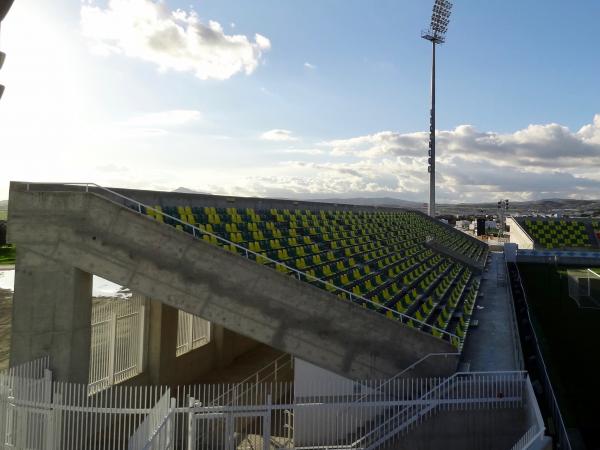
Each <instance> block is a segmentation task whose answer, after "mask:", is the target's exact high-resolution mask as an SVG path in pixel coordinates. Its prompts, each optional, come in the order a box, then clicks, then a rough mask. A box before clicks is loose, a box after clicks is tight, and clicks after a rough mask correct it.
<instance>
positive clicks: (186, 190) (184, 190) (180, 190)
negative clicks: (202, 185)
mask: <svg viewBox="0 0 600 450" xmlns="http://www.w3.org/2000/svg"><path fill="white" fill-rule="evenodd" d="M173 192H177V193H178V194H204V195H210V193H208V192H201V191H195V190H193V189H189V188H186V187H178V188H177V189H175V190H174V191H173Z"/></svg>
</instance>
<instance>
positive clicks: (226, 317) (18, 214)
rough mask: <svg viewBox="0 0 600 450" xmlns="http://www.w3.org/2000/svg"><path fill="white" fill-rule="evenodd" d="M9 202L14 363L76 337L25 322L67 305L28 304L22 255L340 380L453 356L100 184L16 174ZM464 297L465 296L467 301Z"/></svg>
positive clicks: (31, 293) (438, 367)
mask: <svg viewBox="0 0 600 450" xmlns="http://www.w3.org/2000/svg"><path fill="white" fill-rule="evenodd" d="M9 201H10V203H9V209H10V222H9V240H10V242H12V243H14V244H16V245H17V263H16V275H15V296H14V301H15V304H16V305H17V307H16V308H15V314H17V315H19V314H21V316H20V317H16V316H14V319H13V321H14V322H15V323H16V327H15V331H14V333H13V344H12V355H11V358H12V359H13V363H18V362H20V361H26V360H30V359H33V358H35V357H37V356H39V355H40V354H46V353H50V354H51V355H50V356H53V355H52V353H57V354H61V355H63V354H64V353H65V351H66V350H65V348H64V346H65V345H67V346H68V345H72V346H74V349H73V351H74V352H75V350H76V348H75V347H77V345H80V346H82V344H77V343H74V344H73V343H71V344H69V343H68V342H67V341H68V340H64V339H56V338H55V336H56V334H57V332H60V333H62V332H63V331H64V330H62V329H61V330H58V331H57V330H56V329H55V326H54V324H53V321H52V320H50V319H48V320H47V321H46V320H45V318H44V317H41V318H39V320H40V323H36V324H35V326H31V324H29V325H28V324H27V323H26V322H27V320H28V317H31V314H32V313H31V311H32V310H34V309H35V308H36V307H38V306H40V307H43V308H44V310H45V311H46V312H47V314H48V315H50V316H53V315H55V314H58V313H59V311H57V310H58V309H60V308H63V309H66V308H68V305H61V304H60V301H56V300H55V301H54V303H53V305H54V306H51V305H37V304H36V303H35V302H38V303H39V301H40V299H44V298H45V299H48V298H49V297H48V296H49V295H50V294H47V293H41V292H40V290H43V288H35V286H34V285H35V284H36V273H35V270H32V269H31V267H32V266H28V261H32V260H35V261H37V264H38V265H39V264H42V263H40V261H43V264H44V266H53V265H57V266H60V267H66V268H76V269H79V270H81V271H84V272H87V273H93V274H96V275H98V276H101V277H103V278H105V279H107V280H110V281H112V282H115V283H118V284H121V285H124V286H127V287H129V288H130V289H131V290H132V291H134V292H138V293H141V294H143V295H146V296H147V297H149V298H152V299H154V300H157V301H160V302H162V303H165V304H168V305H170V306H173V307H175V308H177V309H181V310H183V311H186V312H189V313H192V314H195V315H198V316H200V317H203V318H205V319H207V320H209V321H211V322H214V323H216V324H218V325H222V326H223V327H225V328H227V329H230V330H232V331H234V332H236V333H239V334H241V335H244V336H248V337H250V338H252V339H254V340H256V341H259V342H262V343H264V344H267V345H269V346H271V347H274V348H276V349H278V350H281V351H284V352H287V353H290V354H292V355H293V356H296V357H299V358H301V359H304V360H306V361H309V362H311V363H313V364H315V365H317V366H319V367H322V368H324V369H327V370H330V371H332V372H335V373H338V374H340V375H342V376H345V377H348V378H386V377H390V376H392V375H395V374H397V373H399V372H401V371H402V370H403V369H405V368H406V367H408V366H410V365H411V364H412V363H414V362H415V361H418V360H420V359H421V358H424V357H425V356H426V355H428V354H432V353H456V348H455V347H454V346H453V345H451V344H450V343H449V342H448V341H446V340H443V339H440V338H438V337H435V336H433V335H432V334H430V333H428V332H424V331H422V330H418V329H416V328H412V327H408V326H406V325H403V324H401V323H399V322H398V321H394V320H390V319H388V318H386V317H385V315H383V314H380V313H378V312H376V311H372V310H370V309H367V308H363V307H361V306H359V305H357V304H355V303H353V302H350V301H347V300H343V299H340V298H338V297H337V296H335V295H333V294H331V293H329V292H327V291H326V290H324V289H320V288H317V287H315V286H313V285H311V284H310V283H306V282H303V281H299V280H296V279H295V278H293V277H290V276H288V275H285V274H282V273H279V272H278V271H275V270H273V269H271V268H268V267H265V266H263V265H261V264H257V263H256V262H253V261H250V260H248V259H245V258H242V257H240V256H238V255H236V254H234V253H231V252H228V251H225V250H223V248H220V247H218V246H215V245H212V244H210V243H207V242H204V241H202V240H198V239H195V238H193V237H192V236H190V235H189V234H187V233H183V232H181V231H179V230H177V229H176V228H175V227H172V226H170V225H167V224H165V223H161V222H159V221H156V220H153V219H151V218H150V217H147V216H146V215H143V214H140V213H138V212H137V211H134V210H132V209H131V208H130V207H127V206H123V205H120V204H118V203H116V202H115V201H112V200H111V199H108V198H107V197H105V196H103V195H99V194H98V193H92V192H81V190H78V191H70V190H69V189H66V188H64V187H63V188H61V187H52V188H48V189H43V188H41V187H39V186H38V187H37V188H36V190H35V191H33V190H31V191H30V190H29V187H28V185H26V184H24V183H12V184H11V191H10V200H9ZM129 206H131V205H129ZM457 276H458V275H457ZM45 280H46V281H48V279H47V277H46V278H45ZM52 289H53V287H49V290H50V291H52ZM58 291H60V290H58ZM457 298H458V297H457ZM457 298H456V299H454V300H453V301H454V304H456V302H457V301H458V300H457ZM473 303H474V299H469V301H468V302H467V303H465V305H466V306H465V308H466V307H467V305H468V306H469V307H471V308H472V305H473ZM52 308H54V310H52ZM73 308H76V306H73ZM62 312H64V311H62ZM28 314H29V315H28ZM15 319H16V320H15ZM448 320H449V319H448ZM64 326H66V327H68V324H67V325H64ZM73 358H76V354H75V353H74V354H73V355H72V356H71V359H73ZM54 359H55V360H56V361H60V360H61V358H60V357H57V358H54ZM457 362H458V359H457V357H449V358H444V359H443V360H440V359H439V358H438V359H436V358H432V359H430V360H427V359H426V360H424V362H423V363H422V364H420V365H419V366H418V367H416V368H415V369H414V370H412V371H411V376H438V375H439V376H441V375H448V374H450V373H453V372H454V371H455V369H456V365H457ZM53 369H55V368H53Z"/></svg>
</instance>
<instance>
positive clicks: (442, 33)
mask: <svg viewBox="0 0 600 450" xmlns="http://www.w3.org/2000/svg"><path fill="white" fill-rule="evenodd" d="M451 13H452V3H451V2H449V1H448V0H435V3H434V5H433V13H432V14H431V24H430V25H429V29H427V30H425V31H422V32H421V37H422V38H423V39H427V40H428V41H430V42H431V44H432V48H433V55H432V67H431V111H430V119H429V215H430V216H431V217H435V46H436V45H438V44H443V43H444V42H445V41H446V32H447V31H448V24H449V23H450V14H451Z"/></svg>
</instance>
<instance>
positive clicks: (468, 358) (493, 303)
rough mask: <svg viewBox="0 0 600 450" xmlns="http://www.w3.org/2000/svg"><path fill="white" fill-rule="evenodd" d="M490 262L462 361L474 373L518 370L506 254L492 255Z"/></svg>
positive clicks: (483, 276) (483, 279)
mask: <svg viewBox="0 0 600 450" xmlns="http://www.w3.org/2000/svg"><path fill="white" fill-rule="evenodd" d="M490 256H491V260H490V261H489V263H488V265H487V268H486V270H485V271H484V272H483V274H482V280H481V289H480V292H481V294H480V295H482V297H480V298H479V300H478V301H477V303H476V307H475V311H474V313H473V314H474V315H473V320H477V321H479V325H478V326H477V327H475V328H470V329H469V334H468V335H467V340H466V343H465V347H464V349H463V354H462V357H461V361H462V362H465V363H469V364H470V370H471V371H487V370H490V371H493V370H518V367H517V365H518V363H517V355H516V354H515V348H516V347H515V345H516V339H517V337H516V335H515V328H514V325H513V324H514V319H513V310H512V305H511V299H510V295H509V292H508V287H507V284H506V277H505V272H506V269H505V265H504V254H503V253H502V252H490Z"/></svg>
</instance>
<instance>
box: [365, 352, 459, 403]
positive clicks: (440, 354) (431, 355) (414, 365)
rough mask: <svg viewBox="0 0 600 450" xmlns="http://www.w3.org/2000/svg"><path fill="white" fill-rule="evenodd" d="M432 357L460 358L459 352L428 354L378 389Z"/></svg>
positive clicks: (367, 395)
mask: <svg viewBox="0 0 600 450" xmlns="http://www.w3.org/2000/svg"><path fill="white" fill-rule="evenodd" d="M433 356H444V357H446V358H447V357H449V356H460V352H456V353H428V354H427V355H425V356H423V357H422V358H420V359H418V360H417V361H415V362H414V363H412V364H411V365H410V366H408V367H406V368H405V369H402V371H401V372H398V373H397V374H396V375H394V376H393V377H392V378H389V379H388V380H386V381H385V382H384V383H383V384H382V385H381V386H379V388H382V387H384V386H386V385H388V384H390V383H392V382H393V381H395V380H396V379H398V378H400V377H401V376H402V375H404V374H405V373H406V372H408V371H409V370H412V369H414V368H415V367H417V366H418V365H419V364H421V363H422V362H423V361H425V360H426V359H429V358H431V357H433ZM370 395H371V394H365V395H363V396H362V397H360V398H358V399H356V400H355V401H354V403H358V402H360V401H361V400H362V399H364V398H367V397H369V396H370Z"/></svg>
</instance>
